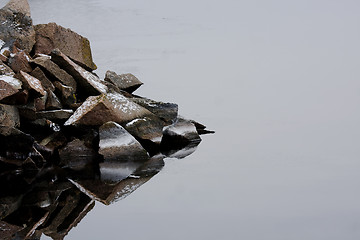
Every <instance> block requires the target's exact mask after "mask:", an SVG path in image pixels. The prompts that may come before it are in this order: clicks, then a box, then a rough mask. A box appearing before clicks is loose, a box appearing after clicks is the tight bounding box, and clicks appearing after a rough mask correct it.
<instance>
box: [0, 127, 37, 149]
mask: <svg viewBox="0 0 360 240" xmlns="http://www.w3.org/2000/svg"><path fill="white" fill-rule="evenodd" d="M0 142H1V144H0V153H1V152H19V153H20V152H30V151H32V149H33V144H34V138H33V137H32V136H30V135H29V134H26V133H23V132H22V131H20V130H18V129H16V128H13V127H6V126H0Z"/></svg>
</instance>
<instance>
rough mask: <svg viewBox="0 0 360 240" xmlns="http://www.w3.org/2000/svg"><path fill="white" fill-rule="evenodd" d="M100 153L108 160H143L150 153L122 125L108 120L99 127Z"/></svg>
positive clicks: (147, 157)
mask: <svg viewBox="0 0 360 240" xmlns="http://www.w3.org/2000/svg"><path fill="white" fill-rule="evenodd" d="M99 134H100V143H99V153H100V154H101V155H103V156H104V160H105V162H106V161H119V162H120V161H124V162H126V161H130V162H138V161H140V162H142V161H146V160H148V159H149V155H148V153H147V152H146V150H145V149H144V148H143V147H142V146H141V144H140V143H139V142H138V141H137V140H136V139H135V138H134V137H133V136H132V135H131V134H130V133H128V132H127V131H126V130H125V129H124V128H123V127H122V126H120V125H119V124H117V123H115V122H107V123H105V124H103V125H102V126H101V127H100V128H99Z"/></svg>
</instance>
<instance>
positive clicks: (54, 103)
mask: <svg viewBox="0 0 360 240" xmlns="http://www.w3.org/2000/svg"><path fill="white" fill-rule="evenodd" d="M62 108H63V107H62V104H61V102H60V100H59V99H58V97H57V96H56V95H55V93H53V92H52V91H50V90H49V96H48V98H47V101H46V105H45V109H46V110H56V109H62Z"/></svg>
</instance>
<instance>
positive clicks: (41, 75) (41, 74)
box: [30, 67, 55, 91]
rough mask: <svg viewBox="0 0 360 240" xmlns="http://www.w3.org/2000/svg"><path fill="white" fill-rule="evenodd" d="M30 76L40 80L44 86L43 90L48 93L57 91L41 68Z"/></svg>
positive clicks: (37, 68) (36, 69)
mask: <svg viewBox="0 0 360 240" xmlns="http://www.w3.org/2000/svg"><path fill="white" fill-rule="evenodd" d="M30 75H31V76H33V77H35V78H37V79H39V80H40V82H41V84H42V86H43V88H44V89H45V90H46V91H54V90H55V86H54V84H52V82H51V81H50V80H49V79H48V78H47V77H46V75H45V73H44V72H43V71H42V70H41V69H40V68H39V67H36V68H35V69H34V70H33V71H32V72H31V73H30Z"/></svg>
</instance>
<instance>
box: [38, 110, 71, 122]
mask: <svg viewBox="0 0 360 240" xmlns="http://www.w3.org/2000/svg"><path fill="white" fill-rule="evenodd" d="M73 113H74V111H73V110H71V109H60V110H49V111H40V112H37V113H36V118H46V119H49V120H66V119H68V118H69V117H70V116H71V115H72V114H73Z"/></svg>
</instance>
